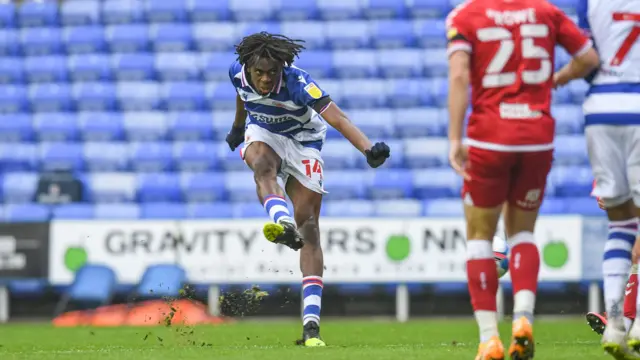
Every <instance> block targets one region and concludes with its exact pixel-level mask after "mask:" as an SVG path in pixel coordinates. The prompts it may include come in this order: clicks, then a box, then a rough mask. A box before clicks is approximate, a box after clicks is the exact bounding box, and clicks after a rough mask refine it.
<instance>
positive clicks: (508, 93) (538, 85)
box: [447, 0, 599, 360]
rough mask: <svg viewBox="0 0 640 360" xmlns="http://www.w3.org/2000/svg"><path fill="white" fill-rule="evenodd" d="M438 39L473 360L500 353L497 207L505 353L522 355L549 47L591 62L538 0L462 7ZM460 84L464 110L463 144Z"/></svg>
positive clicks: (534, 270) (529, 347)
mask: <svg viewBox="0 0 640 360" xmlns="http://www.w3.org/2000/svg"><path fill="white" fill-rule="evenodd" d="M447 37H448V39H449V45H448V51H447V52H448V56H449V142H450V153H449V161H450V163H451V166H452V167H453V168H454V170H455V171H456V172H457V173H458V174H460V175H461V176H463V178H464V186H463V192H462V197H463V202H464V209H465V217H466V221H467V239H468V243H467V259H468V260H467V278H468V286H469V293H470V295H471V303H472V305H473V309H474V315H475V318H476V321H477V322H478V326H479V328H480V346H479V348H478V355H477V356H476V360H490V359H493V360H495V359H503V358H504V357H505V351H504V348H503V345H502V343H501V341H500V338H499V334H498V320H497V314H496V292H497V289H498V275H497V270H496V266H495V262H494V260H493V251H492V248H491V239H493V236H494V234H495V232H496V227H497V224H498V220H499V218H500V213H501V210H502V207H503V205H506V207H507V209H506V210H505V216H504V225H505V230H506V233H507V236H508V237H509V242H510V243H511V255H510V262H509V263H510V264H509V271H510V274H511V281H512V283H513V291H514V322H513V328H512V330H513V333H512V335H513V340H512V343H511V344H510V347H509V350H508V356H509V358H511V359H532V358H533V355H534V341H533V329H532V323H533V312H534V306H535V297H536V290H537V283H538V271H539V267H540V255H539V253H538V248H537V246H536V244H535V240H534V236H533V230H534V227H535V223H536V218H537V216H538V208H539V207H540V204H541V202H542V198H543V197H544V189H545V185H546V180H547V174H548V173H549V170H550V169H551V163H552V160H553V139H554V131H555V121H554V119H553V117H552V116H551V114H550V103H551V91H552V87H553V69H554V49H555V45H556V44H558V45H561V46H562V47H564V48H565V49H566V50H567V51H568V52H569V53H570V54H572V55H573V57H574V59H576V61H577V62H580V63H584V64H586V65H588V67H590V69H593V68H595V67H596V66H597V64H598V61H599V60H598V56H597V54H596V52H595V51H594V50H593V49H592V44H591V41H590V40H589V39H588V38H587V37H586V36H585V35H583V33H582V32H581V31H580V29H578V27H577V26H576V25H575V24H574V23H573V21H571V20H570V19H569V18H568V17H567V16H566V15H565V14H564V13H562V11H560V10H559V9H558V8H557V7H555V6H553V5H552V4H550V3H549V2H547V1H546V0H471V1H466V2H465V3H463V4H461V5H460V6H458V7H457V8H456V9H454V10H453V11H452V12H451V14H449V16H448V18H447ZM469 84H471V105H472V106H471V115H470V116H469V119H468V125H467V139H465V140H466V141H465V142H464V143H463V141H462V134H463V123H464V118H465V112H466V110H467V106H468V98H469V90H468V89H469ZM466 149H468V150H466ZM505 203H506V204H505Z"/></svg>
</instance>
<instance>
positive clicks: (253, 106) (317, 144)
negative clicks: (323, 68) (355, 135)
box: [229, 61, 328, 150]
mask: <svg viewBox="0 0 640 360" xmlns="http://www.w3.org/2000/svg"><path fill="white" fill-rule="evenodd" d="M229 78H230V79H231V82H232V83H233V86H234V87H235V88H236V91H237V92H238V95H240V97H241V98H242V100H244V108H245V109H246V110H247V113H248V114H249V122H248V123H249V124H255V125H258V126H260V127H262V128H264V129H266V130H268V131H270V132H272V133H275V134H280V135H283V136H286V137H289V138H291V139H294V140H296V141H298V142H299V143H300V144H302V145H303V146H307V147H312V148H315V149H318V150H321V149H322V145H323V143H324V139H325V135H326V133H327V126H326V124H325V122H324V119H322V117H321V116H320V115H319V114H318V113H317V112H316V111H315V110H313V108H312V106H313V105H314V104H315V103H316V101H318V100H319V99H321V98H323V97H326V96H328V94H327V93H326V92H325V91H324V90H322V88H321V87H320V86H319V85H318V83H316V82H315V81H314V80H313V79H312V78H311V76H309V74H308V73H307V72H306V71H304V70H302V69H300V68H298V67H296V66H294V65H292V66H287V67H285V68H284V69H283V70H282V77H281V78H280V82H279V83H278V84H277V85H276V87H275V89H274V91H272V92H271V93H269V94H268V95H264V96H263V95H260V94H259V93H258V92H257V91H255V90H254V89H253V87H252V86H251V84H250V83H249V81H248V79H247V75H246V73H245V67H244V66H243V65H240V63H239V62H238V61H235V62H234V63H233V64H231V67H230V68H229Z"/></svg>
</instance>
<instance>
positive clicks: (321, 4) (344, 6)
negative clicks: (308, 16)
mask: <svg viewBox="0 0 640 360" xmlns="http://www.w3.org/2000/svg"><path fill="white" fill-rule="evenodd" d="M317 4H318V11H319V13H320V17H321V18H322V19H324V20H350V19H359V18H361V17H362V7H361V2H360V1H359V0H325V1H318V2H317Z"/></svg>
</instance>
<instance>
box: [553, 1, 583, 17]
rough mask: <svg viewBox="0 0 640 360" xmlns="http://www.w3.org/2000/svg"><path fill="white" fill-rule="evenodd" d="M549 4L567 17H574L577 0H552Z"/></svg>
mask: <svg viewBox="0 0 640 360" xmlns="http://www.w3.org/2000/svg"><path fill="white" fill-rule="evenodd" d="M551 2H552V3H553V4H554V5H556V6H557V7H559V8H560V9H561V10H562V11H564V12H565V13H567V14H568V15H574V14H575V13H576V8H577V7H578V2H579V0H552V1H551Z"/></svg>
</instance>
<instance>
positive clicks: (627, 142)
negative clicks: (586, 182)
mask: <svg viewBox="0 0 640 360" xmlns="http://www.w3.org/2000/svg"><path fill="white" fill-rule="evenodd" d="M585 135H586V138H587V150H588V152H589V161H590V162H591V168H592V169H593V176H594V178H595V180H596V186H595V188H594V189H593V193H592V195H593V196H597V197H600V198H601V199H602V201H604V204H605V206H607V207H610V206H617V205H620V204H623V203H624V202H626V201H628V200H629V199H633V201H634V203H635V205H636V206H640V126H637V125H628V126H620V125H619V126H613V125H589V126H587V127H586V130H585Z"/></svg>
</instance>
